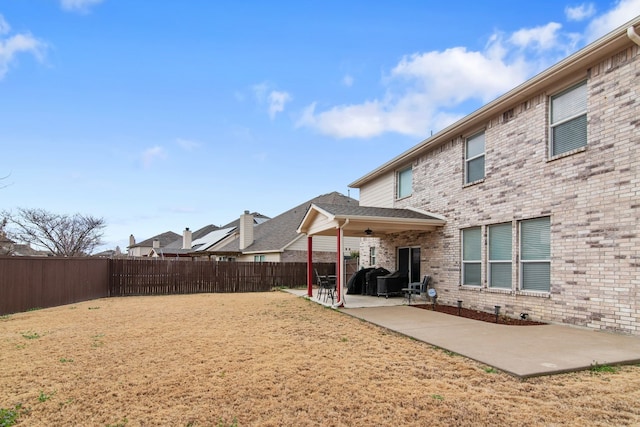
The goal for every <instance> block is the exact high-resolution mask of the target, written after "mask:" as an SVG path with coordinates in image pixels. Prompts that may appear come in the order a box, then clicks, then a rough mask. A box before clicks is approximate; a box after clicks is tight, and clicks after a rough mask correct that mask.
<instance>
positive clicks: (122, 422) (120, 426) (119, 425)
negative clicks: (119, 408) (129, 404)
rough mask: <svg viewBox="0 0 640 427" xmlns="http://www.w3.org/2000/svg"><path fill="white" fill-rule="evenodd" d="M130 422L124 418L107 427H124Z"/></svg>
mask: <svg viewBox="0 0 640 427" xmlns="http://www.w3.org/2000/svg"><path fill="white" fill-rule="evenodd" d="M128 422H129V420H128V419H126V418H123V419H122V420H120V421H118V422H116V423H115V424H107V426H106V427H124V426H126V425H127V423H128Z"/></svg>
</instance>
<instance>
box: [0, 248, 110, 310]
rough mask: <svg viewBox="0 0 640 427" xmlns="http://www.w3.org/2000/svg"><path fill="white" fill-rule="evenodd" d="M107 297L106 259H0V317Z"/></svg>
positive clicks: (107, 264)
mask: <svg viewBox="0 0 640 427" xmlns="http://www.w3.org/2000/svg"><path fill="white" fill-rule="evenodd" d="M108 295H109V260H108V259H99V258H86V257H85V258H53V257H52V258H46V257H2V258H0V315H3V314H8V313H16V312H19V311H26V310H30V309H35V308H46V307H55V306H58V305H64V304H72V303H74V302H79V301H87V300H91V299H96V298H103V297H106V296H108Z"/></svg>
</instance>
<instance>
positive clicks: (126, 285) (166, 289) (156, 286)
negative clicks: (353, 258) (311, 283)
mask: <svg viewBox="0 0 640 427" xmlns="http://www.w3.org/2000/svg"><path fill="white" fill-rule="evenodd" d="M314 268H316V269H318V271H319V272H320V273H321V274H332V272H334V271H335V265H334V264H332V263H319V264H314ZM306 283H307V264H306V263H303V262H282V263H279V262H226V261H222V262H207V261H166V260H153V259H113V260H111V285H110V294H111V296H126V295H173V294H192V293H201V292H265V291H269V290H271V289H273V288H275V287H279V286H285V287H289V288H293V287H299V286H304V285H305V284H306Z"/></svg>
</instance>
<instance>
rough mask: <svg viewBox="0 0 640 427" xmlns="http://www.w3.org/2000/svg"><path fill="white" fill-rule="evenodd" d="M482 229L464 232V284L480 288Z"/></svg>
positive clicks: (470, 229) (476, 228)
mask: <svg viewBox="0 0 640 427" xmlns="http://www.w3.org/2000/svg"><path fill="white" fill-rule="evenodd" d="M481 237H482V235H481V229H480V227H474V228H467V229H465V230H462V284H463V285H469V286H480V285H481V284H482V281H481V263H482V242H481Z"/></svg>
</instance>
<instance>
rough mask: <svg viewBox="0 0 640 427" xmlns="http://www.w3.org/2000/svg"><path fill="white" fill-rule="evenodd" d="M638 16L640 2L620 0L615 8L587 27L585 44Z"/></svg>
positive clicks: (639, 0)
mask: <svg viewBox="0 0 640 427" xmlns="http://www.w3.org/2000/svg"><path fill="white" fill-rule="evenodd" d="M638 15H640V0H620V1H619V2H618V3H616V5H615V7H614V8H613V9H612V10H610V11H609V12H607V13H605V14H604V15H602V16H599V17H597V18H595V19H594V20H593V21H591V23H590V24H589V26H588V27H587V32H586V37H587V42H592V41H594V40H596V39H597V38H599V37H602V36H604V35H605V34H607V33H608V32H610V31H612V30H615V29H616V28H618V27H619V26H621V25H622V24H624V23H626V22H628V21H630V20H631V19H633V18H634V17H636V16H638Z"/></svg>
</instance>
